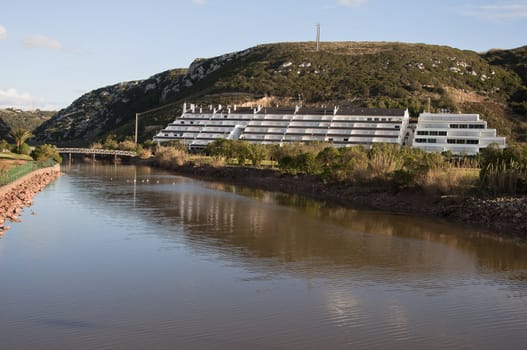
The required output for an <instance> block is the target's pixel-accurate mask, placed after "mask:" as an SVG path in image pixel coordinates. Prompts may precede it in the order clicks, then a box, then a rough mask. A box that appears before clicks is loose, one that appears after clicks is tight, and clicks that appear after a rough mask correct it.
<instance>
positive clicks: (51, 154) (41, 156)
mask: <svg viewBox="0 0 527 350" xmlns="http://www.w3.org/2000/svg"><path fill="white" fill-rule="evenodd" d="M31 157H32V158H33V159H34V160H36V161H37V162H47V161H48V160H49V159H53V160H54V161H55V162H57V163H60V162H62V157H61V156H60V154H59V152H57V147H55V146H53V145H48V144H44V145H40V146H37V147H36V148H35V149H34V150H33V152H31Z"/></svg>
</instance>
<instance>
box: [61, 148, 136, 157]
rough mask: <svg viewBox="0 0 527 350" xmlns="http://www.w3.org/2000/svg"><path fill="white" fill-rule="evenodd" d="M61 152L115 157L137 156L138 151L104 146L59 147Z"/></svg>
mask: <svg viewBox="0 0 527 350" xmlns="http://www.w3.org/2000/svg"><path fill="white" fill-rule="evenodd" d="M57 151H58V152H59V153H67V154H69V155H70V157H71V155H72V154H91V155H93V156H94V157H95V155H96V154H100V155H105V156H114V157H116V158H117V157H135V156H137V153H136V152H133V151H122V150H119V149H102V148H57Z"/></svg>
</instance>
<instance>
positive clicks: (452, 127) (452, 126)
mask: <svg viewBox="0 0 527 350" xmlns="http://www.w3.org/2000/svg"><path fill="white" fill-rule="evenodd" d="M450 128H451V129H458V128H459V125H458V124H450Z"/></svg>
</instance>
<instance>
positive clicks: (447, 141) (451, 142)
mask: <svg viewBox="0 0 527 350" xmlns="http://www.w3.org/2000/svg"><path fill="white" fill-rule="evenodd" d="M446 143H450V144H454V143H456V140H454V139H448V140H446Z"/></svg>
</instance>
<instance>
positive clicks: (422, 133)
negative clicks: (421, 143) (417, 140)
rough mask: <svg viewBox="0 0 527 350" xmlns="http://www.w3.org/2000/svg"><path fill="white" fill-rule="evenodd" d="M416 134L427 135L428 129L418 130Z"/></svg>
mask: <svg viewBox="0 0 527 350" xmlns="http://www.w3.org/2000/svg"><path fill="white" fill-rule="evenodd" d="M417 135H428V131H418V132H417Z"/></svg>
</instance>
